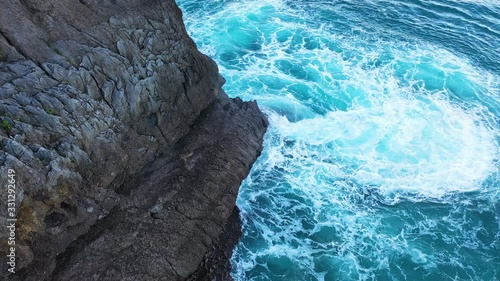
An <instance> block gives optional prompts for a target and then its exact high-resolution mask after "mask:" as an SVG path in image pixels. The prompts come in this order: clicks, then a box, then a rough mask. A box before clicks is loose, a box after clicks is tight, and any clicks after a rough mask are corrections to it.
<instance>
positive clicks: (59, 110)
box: [0, 0, 267, 281]
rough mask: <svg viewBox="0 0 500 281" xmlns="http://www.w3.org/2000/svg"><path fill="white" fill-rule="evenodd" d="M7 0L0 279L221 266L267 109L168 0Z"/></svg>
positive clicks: (153, 276) (192, 275) (207, 272)
mask: <svg viewBox="0 0 500 281" xmlns="http://www.w3.org/2000/svg"><path fill="white" fill-rule="evenodd" d="M0 7H1V11H0V119H1V120H0V122H1V126H0V175H1V177H0V186H1V187H2V189H4V187H6V186H7V177H6V175H7V171H8V169H14V170H15V171H16V186H17V190H16V191H17V193H16V196H17V197H16V203H17V208H16V212H17V219H18V221H17V229H16V256H17V266H16V272H17V273H16V274H14V275H9V274H8V273H7V268H8V267H7V265H6V262H5V261H3V260H4V259H5V256H6V254H7V245H6V238H7V235H8V233H7V231H6V229H5V228H2V230H0V240H1V241H2V243H1V245H2V246H1V247H0V249H1V251H0V254H1V258H0V261H3V262H1V263H0V270H1V273H0V279H1V280H37V281H38V280H185V279H188V278H189V280H214V279H215V277H217V280H224V279H230V276H229V275H228V272H227V269H228V268H227V267H228V261H227V259H228V258H229V257H230V255H231V249H232V247H233V246H234V244H235V243H236V241H237V239H238V237H239V231H240V222H239V216H238V211H237V208H236V207H235V199H236V196H237V193H238V188H239V185H240V183H241V181H242V179H243V178H244V177H246V176H247V174H248V172H249V169H250V167H251V165H252V164H253V162H254V161H255V159H256V158H257V156H258V155H259V153H260V151H261V149H262V138H263V134H264V132H265V130H266V127H267V121H266V119H265V117H264V116H263V114H262V113H261V112H260V111H259V109H258V107H257V105H256V103H254V102H242V101H241V100H239V99H229V98H228V97H227V95H226V94H225V93H224V92H223V91H222V89H221V86H222V84H223V83H224V79H223V78H222V77H220V75H219V73H218V69H217V66H216V64H215V63H214V62H213V61H212V60H211V59H209V58H208V57H206V56H204V55H203V54H201V53H200V52H198V50H197V48H196V46H195V44H194V43H193V41H192V40H191V39H190V38H189V36H188V35H187V33H186V31H185V28H184V24H183V22H182V14H181V11H180V10H179V8H178V7H177V6H176V4H175V2H174V1H173V0H161V1H160V0H156V1H146V0H109V1H108V0H104V1H97V0H79V1H74V0H58V1H55V0H44V1H42V0H0ZM6 200H7V197H6V196H1V197H0V223H1V224H2V225H5V224H6V218H7V213H6V211H7V204H6V203H7V202H6Z"/></svg>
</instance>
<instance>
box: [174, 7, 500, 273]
mask: <svg viewBox="0 0 500 281" xmlns="http://www.w3.org/2000/svg"><path fill="white" fill-rule="evenodd" d="M178 3H179V4H180V6H181V8H182V9H183V11H184V17H185V22H186V24H187V28H188V31H189V32H190V34H191V36H192V37H193V38H194V39H195V41H196V43H197V44H198V46H199V48H200V49H201V50H202V51H203V52H205V53H206V54H208V55H209V56H211V57H212V58H214V59H215V60H216V61H217V63H218V64H219V66H220V69H221V73H222V75H223V76H224V77H225V78H226V79H227V83H226V85H225V86H224V88H225V90H226V92H227V93H228V94H229V95H230V96H241V97H242V98H244V99H247V100H250V99H255V100H257V101H258V102H259V105H260V107H261V108H262V109H263V110H264V111H265V113H266V114H267V115H268V117H269V119H270V124H271V125H270V128H269V131H268V133H267V135H266V139H265V149H264V152H263V154H262V156H261V157H260V159H259V160H258V161H257V163H255V165H254V167H253V168H252V171H251V174H250V175H249V177H248V178H247V179H246V180H245V182H244V183H243V185H242V187H241V190H240V195H239V198H238V202H237V203H238V206H239V207H240V209H241V215H242V218H243V227H244V229H243V230H244V234H243V237H242V239H241V241H240V243H239V245H238V246H237V248H236V249H235V252H234V256H233V259H232V264H233V277H234V278H235V279H236V280H500V203H499V202H500V201H499V199H500V176H499V175H500V166H499V159H500V145H499V144H500V126H499V123H500V66H499V62H500V57H499V54H500V20H499V19H500V6H499V5H500V3H499V2H497V1H494V0H491V1H481V0H467V1H465V0H460V1H459V0H456V1H451V0H441V1H424V0H419V1H416V0H412V1H382V0H365V1H356V0H343V1H340V0H331V1H328V0H322V1H319V0H296V1H285V0H261V1H256V0H240V1H237V0H218V1H215V0H214V1H201V0H181V1H178Z"/></svg>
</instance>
